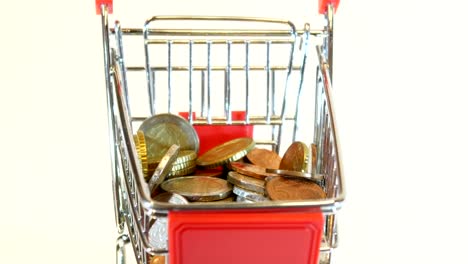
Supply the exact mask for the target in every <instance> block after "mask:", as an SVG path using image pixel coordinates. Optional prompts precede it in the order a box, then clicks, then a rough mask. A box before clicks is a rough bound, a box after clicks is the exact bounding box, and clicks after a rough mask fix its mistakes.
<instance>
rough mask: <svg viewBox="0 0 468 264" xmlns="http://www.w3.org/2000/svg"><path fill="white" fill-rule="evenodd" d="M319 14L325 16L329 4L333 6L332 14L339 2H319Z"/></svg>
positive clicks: (332, 0) (333, 0) (336, 0)
mask: <svg viewBox="0 0 468 264" xmlns="http://www.w3.org/2000/svg"><path fill="white" fill-rule="evenodd" d="M318 4H319V13H320V14H325V12H327V10H328V5H329V4H331V5H333V8H334V12H336V10H337V9H338V5H339V4H340V0H319V1H318Z"/></svg>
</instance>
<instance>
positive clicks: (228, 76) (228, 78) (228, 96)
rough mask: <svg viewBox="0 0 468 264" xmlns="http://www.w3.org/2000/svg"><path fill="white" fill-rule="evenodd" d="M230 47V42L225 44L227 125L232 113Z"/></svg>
mask: <svg viewBox="0 0 468 264" xmlns="http://www.w3.org/2000/svg"><path fill="white" fill-rule="evenodd" d="M231 46H232V41H230V40H229V41H228V42H227V69H226V78H225V82H226V87H225V98H224V108H225V115H226V117H227V123H228V124H231V123H232V113H231V67H232V65H231Z"/></svg>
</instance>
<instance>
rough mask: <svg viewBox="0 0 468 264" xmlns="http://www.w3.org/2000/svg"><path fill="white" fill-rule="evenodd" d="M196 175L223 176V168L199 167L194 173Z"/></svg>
mask: <svg viewBox="0 0 468 264" xmlns="http://www.w3.org/2000/svg"><path fill="white" fill-rule="evenodd" d="M193 175H194V176H210V177H221V176H223V170H222V169H219V168H218V169H203V168H197V169H196V170H195V172H194V173H193Z"/></svg>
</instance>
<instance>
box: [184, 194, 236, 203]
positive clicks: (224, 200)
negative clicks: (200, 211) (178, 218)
mask: <svg viewBox="0 0 468 264" xmlns="http://www.w3.org/2000/svg"><path fill="white" fill-rule="evenodd" d="M234 200H235V196H234V195H231V196H228V197H227V198H224V199H222V200H217V201H211V202H192V203H195V204H197V203H229V202H234Z"/></svg>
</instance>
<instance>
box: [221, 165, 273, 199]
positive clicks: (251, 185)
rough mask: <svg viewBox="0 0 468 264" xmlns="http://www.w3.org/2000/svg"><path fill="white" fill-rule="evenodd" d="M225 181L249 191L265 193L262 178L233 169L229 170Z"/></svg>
mask: <svg viewBox="0 0 468 264" xmlns="http://www.w3.org/2000/svg"><path fill="white" fill-rule="evenodd" d="M227 181H228V182H230V183H232V184H234V185H236V186H239V187H241V188H244V189H246V190H249V191H253V192H257V193H261V194H262V195H263V194H264V193H265V181H264V180H260V179H257V178H253V177H249V176H245V175H242V174H240V173H237V172H235V171H230V172H229V173H228V176H227Z"/></svg>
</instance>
